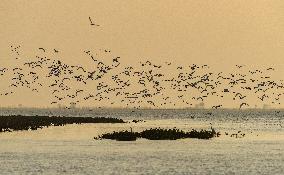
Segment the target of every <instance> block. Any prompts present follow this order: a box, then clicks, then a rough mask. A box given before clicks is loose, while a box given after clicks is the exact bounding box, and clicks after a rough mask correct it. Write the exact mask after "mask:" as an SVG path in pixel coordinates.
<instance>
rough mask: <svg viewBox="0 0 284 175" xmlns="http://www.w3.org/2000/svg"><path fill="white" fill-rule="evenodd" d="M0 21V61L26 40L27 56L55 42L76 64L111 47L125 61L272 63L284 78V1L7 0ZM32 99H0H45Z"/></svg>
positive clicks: (227, 65) (223, 66) (221, 66)
mask: <svg viewBox="0 0 284 175" xmlns="http://www.w3.org/2000/svg"><path fill="white" fill-rule="evenodd" d="M89 16H90V17H92V19H93V20H94V22H95V23H97V24H99V25H100V27H94V26H90V23H89V19H88V17H89ZM0 26H1V27H0V38H1V40H0V67H1V64H3V65H8V64H10V63H9V62H10V61H11V48H10V46H11V45H21V54H22V55H24V56H25V57H28V56H30V55H33V54H34V52H38V50H37V48H39V47H44V48H50V49H53V48H56V49H59V50H60V51H61V59H63V60H66V61H68V62H70V63H72V64H78V63H80V64H89V60H88V59H86V58H84V57H82V54H83V51H84V49H110V50H111V51H112V53H115V54H116V55H118V56H121V61H122V62H123V63H125V64H128V63H129V62H138V61H140V60H152V61H154V62H157V63H159V62H164V61H169V60H171V61H172V62H175V63H176V64H190V63H197V64H209V65H210V66H211V67H214V69H216V70H230V69H231V67H232V66H233V65H235V64H247V65H249V66H254V67H259V68H262V67H267V66H271V65H272V66H274V67H275V68H276V69H277V74H276V79H277V78H279V79H280V78H282V79H283V77H284V76H283V75H284V69H283V68H284V1H283V0H198V1H197V0H184V1H182V0H176V1H172V0H155V1H145V0H143V1H142V0H141V1H134V0H124V1H116V0H113V1H110V0H108V1H103V0H101V1H94V0H88V1H74V0H44V1H43V0H26V1H23V0H1V3H0ZM2 83H3V82H1V84H2ZM2 85H3V84H2ZM26 97H27V96H25V95H22V96H21V95H18V96H15V97H11V98H10V100H8V99H4V98H3V97H0V105H2V106H3V105H12V104H14V105H16V104H18V103H19V102H21V103H25V102H26V103H27V104H28V105H31V106H32V105H36V104H38V103H39V102H35V100H32V99H33V98H28V99H27V98H26ZM38 97H39V96H36V97H35V98H38ZM40 97H42V99H44V97H45V96H44V95H40ZM1 98H2V99H1ZM15 100H16V102H15ZM42 105H44V103H42Z"/></svg>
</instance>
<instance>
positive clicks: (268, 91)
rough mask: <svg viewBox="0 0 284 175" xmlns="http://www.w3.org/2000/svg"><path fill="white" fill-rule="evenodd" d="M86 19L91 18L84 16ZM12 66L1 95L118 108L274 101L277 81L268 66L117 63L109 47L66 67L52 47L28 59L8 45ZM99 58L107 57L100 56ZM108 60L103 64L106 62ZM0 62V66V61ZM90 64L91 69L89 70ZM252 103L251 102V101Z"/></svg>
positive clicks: (282, 90) (283, 87) (283, 90)
mask: <svg viewBox="0 0 284 175" xmlns="http://www.w3.org/2000/svg"><path fill="white" fill-rule="evenodd" d="M90 21H91V18H90ZM11 52H12V55H13V59H14V61H16V62H17V63H15V64H14V65H16V66H12V65H11V66H8V67H0V80H1V78H3V79H4V80H2V82H3V81H4V82H6V84H5V85H6V87H5V88H3V85H1V87H2V89H0V97H1V96H9V95H16V93H17V92H20V91H19V90H20V89H22V88H26V89H30V91H31V92H33V93H45V94H47V93H48V94H49V95H50V97H51V101H50V103H51V104H53V105H54V104H57V105H58V104H63V105H66V106H72V105H76V104H80V103H87V104H92V103H93V102H95V101H96V102H98V103H99V104H101V105H102V106H104V105H106V104H108V105H119V106H120V107H133V108H142V107H151V108H160V107H175V106H184V107H194V106H195V107H196V106H198V105H201V106H202V105H203V104H204V103H205V102H206V103H207V102H208V101H210V100H211V101H213V102H215V104H214V105H212V106H211V108H213V109H218V108H222V107H224V104H225V103H227V102H228V100H229V103H233V104H236V107H238V108H244V107H254V105H255V104H256V103H259V102H260V103H262V104H272V105H280V104H281V98H282V97H283V96H284V84H283V80H275V79H273V77H272V76H271V74H272V73H273V72H274V71H275V69H274V68H272V67H269V68H266V69H253V70H250V69H249V68H248V67H247V66H245V65H236V66H235V67H234V68H233V69H232V72H229V73H226V72H216V69H215V70H214V69H211V68H210V66H209V65H197V64H191V65H183V66H175V65H174V63H170V62H165V63H162V64H155V63H153V62H151V61H146V62H140V63H139V65H137V66H131V65H126V66H123V65H122V64H121V62H120V57H117V56H112V53H111V51H110V50H99V51H97V52H93V51H91V50H85V51H83V52H82V54H84V55H85V56H86V60H87V61H89V62H90V64H89V65H86V66H83V65H79V64H78V65H71V64H68V63H65V62H64V61H62V60H61V59H59V58H60V52H61V51H59V50H57V49H49V48H38V49H37V51H36V52H37V53H36V55H35V57H34V58H29V59H26V58H23V57H22V55H21V46H11ZM105 57H108V59H106V58H105ZM107 62H109V63H107ZM0 66H1V65H0ZM90 67H91V68H90ZM251 102H253V103H251Z"/></svg>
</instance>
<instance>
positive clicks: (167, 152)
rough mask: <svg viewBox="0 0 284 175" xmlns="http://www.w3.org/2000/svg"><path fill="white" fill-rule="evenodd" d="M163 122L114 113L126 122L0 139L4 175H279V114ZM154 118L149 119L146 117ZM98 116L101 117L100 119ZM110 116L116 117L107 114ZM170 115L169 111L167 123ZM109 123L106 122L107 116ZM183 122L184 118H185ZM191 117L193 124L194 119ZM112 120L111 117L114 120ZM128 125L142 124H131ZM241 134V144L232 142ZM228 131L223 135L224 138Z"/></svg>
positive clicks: (282, 149)
mask: <svg viewBox="0 0 284 175" xmlns="http://www.w3.org/2000/svg"><path fill="white" fill-rule="evenodd" d="M182 113H183V112H177V115H176V116H177V117H172V118H171V117H164V116H165V115H166V114H164V113H162V112H160V117H159V112H155V113H154V115H153V116H149V117H147V115H146V114H145V113H143V114H142V115H141V113H140V114H139V115H137V114H135V112H131V113H129V114H128V113H123V114H121V113H118V114H119V115H117V116H120V117H121V118H126V119H127V120H128V121H130V123H125V124H82V125H67V126H63V127H49V128H44V129H41V130H37V131H22V132H12V133H1V134H0V171H1V173H2V174H283V172H284V130H283V120H284V118H283V114H282V112H281V113H277V115H275V113H267V114H265V115H264V114H263V115H256V114H254V113H247V112H242V113H239V114H238V116H239V117H238V119H236V118H235V117H233V116H235V114H234V115H232V114H226V115H225V114H224V113H225V112H218V113H213V114H210V116H207V117H206V116H205V114H208V112H205V113H204V112H196V113H191V116H190V117H180V116H186V115H188V114H184V115H181V114H182ZM150 114H153V113H150ZM99 115H102V114H99ZM110 115H112V116H113V115H114V114H110ZM170 115H171V116H173V115H174V112H172V113H170V114H169V113H168V114H167V116H170ZM106 116H107V115H106ZM188 116H189V115H188ZM192 116H193V117H192ZM114 117H116V116H114ZM132 118H135V119H137V118H139V119H145V120H146V122H139V123H133V122H131V120H132ZM211 125H213V127H214V128H216V130H217V131H220V132H221V134H222V135H221V136H220V137H219V138H213V139H210V140H199V139H181V140H170V141H165V140H160V141H151V140H146V139H138V140H137V141H133V142H119V141H113V140H94V139H93V137H94V136H97V135H99V134H102V133H105V132H111V131H114V130H115V131H119V130H125V129H128V130H130V127H132V129H133V130H134V131H141V130H143V129H145V128H154V127H162V128H173V127H177V128H179V129H183V130H185V131H189V130H191V129H192V128H195V129H201V128H204V129H208V128H210V126H211ZM238 131H241V132H242V133H245V134H246V135H245V137H243V138H234V137H230V134H233V133H237V132H238ZM225 132H228V133H229V134H228V135H225Z"/></svg>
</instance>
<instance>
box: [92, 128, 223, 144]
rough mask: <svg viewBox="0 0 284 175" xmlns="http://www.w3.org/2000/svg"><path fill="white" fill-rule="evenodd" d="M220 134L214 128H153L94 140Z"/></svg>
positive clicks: (105, 135) (126, 139)
mask: <svg viewBox="0 0 284 175" xmlns="http://www.w3.org/2000/svg"><path fill="white" fill-rule="evenodd" d="M219 136H220V133H219V132H216V131H215V130H214V129H213V128H211V130H200V131H197V130H195V129H193V130H191V131H189V132H185V131H182V130H179V129H176V128H174V129H161V128H154V129H153V128H151V129H146V130H144V131H142V132H132V131H119V132H116V131H113V132H112V133H106V134H102V135H100V136H99V137H98V138H96V137H95V138H94V139H111V140H117V141H135V140H136V139H137V138H145V139H148V140H177V139H184V138H197V139H210V138H213V137H219Z"/></svg>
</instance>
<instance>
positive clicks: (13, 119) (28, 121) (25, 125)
mask: <svg viewBox="0 0 284 175" xmlns="http://www.w3.org/2000/svg"><path fill="white" fill-rule="evenodd" d="M82 123H125V122H124V121H123V120H122V119H117V118H106V117H55V116H52V117H50V116H21V115H17V116H0V132H11V131H20V130H37V129H38V128H43V127H48V126H64V125H66V124H82Z"/></svg>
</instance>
